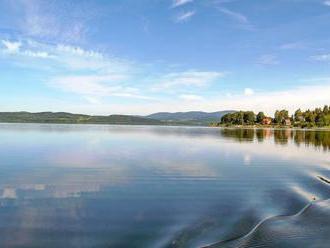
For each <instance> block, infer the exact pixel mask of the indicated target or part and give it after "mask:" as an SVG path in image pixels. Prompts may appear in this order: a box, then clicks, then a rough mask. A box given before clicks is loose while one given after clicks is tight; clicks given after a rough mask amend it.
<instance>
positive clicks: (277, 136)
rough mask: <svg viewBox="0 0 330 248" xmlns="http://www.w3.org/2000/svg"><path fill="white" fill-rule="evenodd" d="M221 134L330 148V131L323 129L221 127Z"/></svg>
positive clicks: (238, 138) (238, 137)
mask: <svg viewBox="0 0 330 248" xmlns="http://www.w3.org/2000/svg"><path fill="white" fill-rule="evenodd" d="M221 135H222V136H223V137H226V138H232V139H235V140H237V141H239V142H242V141H243V142H253V141H254V140H258V141H259V142H262V141H264V140H265V139H270V138H273V139H274V143H275V144H280V145H286V144H288V143H289V142H290V141H294V143H295V144H296V145H297V146H300V145H302V144H305V145H310V146H314V147H317V148H323V149H324V150H329V149H330V132H329V131H324V130H323V131H322V130H294V129H275V130H274V129H229V128H227V129H221Z"/></svg>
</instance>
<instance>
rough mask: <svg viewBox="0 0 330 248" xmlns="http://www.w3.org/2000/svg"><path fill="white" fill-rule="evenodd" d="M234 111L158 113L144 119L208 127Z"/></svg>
mask: <svg viewBox="0 0 330 248" xmlns="http://www.w3.org/2000/svg"><path fill="white" fill-rule="evenodd" d="M233 112H235V111H234V110H225V111H217V112H210V113H208V112H202V111H189V112H175V113H169V112H159V113H154V114H151V115H147V116H145V117H147V118H151V119H155V120H160V121H166V122H168V123H171V122H173V123H175V122H180V123H186V124H195V125H209V124H210V123H216V122H218V121H219V119H221V117H222V116H224V115H225V114H228V113H233Z"/></svg>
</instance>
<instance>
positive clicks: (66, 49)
mask: <svg viewBox="0 0 330 248" xmlns="http://www.w3.org/2000/svg"><path fill="white" fill-rule="evenodd" d="M56 49H57V51H59V52H63V53H67V54H72V55H78V56H83V57H89V58H98V59H101V58H103V55H102V54H101V53H98V52H94V51H87V50H84V49H82V48H80V47H75V46H68V45H63V44H59V45H57V47H56Z"/></svg>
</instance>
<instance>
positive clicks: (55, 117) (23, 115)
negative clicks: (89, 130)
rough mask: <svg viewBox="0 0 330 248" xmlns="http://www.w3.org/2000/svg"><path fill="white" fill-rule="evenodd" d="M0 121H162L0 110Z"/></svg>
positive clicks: (141, 123) (106, 122) (77, 122)
mask: <svg viewBox="0 0 330 248" xmlns="http://www.w3.org/2000/svg"><path fill="white" fill-rule="evenodd" d="M0 122H9V123H71V124H130V125H162V124H163V122H161V121H159V120H153V119H150V118H145V117H137V116H131V115H109V116H92V115H83V114H71V113H65V112H56V113H54V112H41V113H30V112H0Z"/></svg>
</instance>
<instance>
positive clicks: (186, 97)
mask: <svg viewBox="0 0 330 248" xmlns="http://www.w3.org/2000/svg"><path fill="white" fill-rule="evenodd" d="M179 98H180V99H182V100H185V101H200V100H202V99H203V97H202V96H198V95H192V94H183V95H180V96H179Z"/></svg>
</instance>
